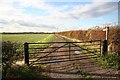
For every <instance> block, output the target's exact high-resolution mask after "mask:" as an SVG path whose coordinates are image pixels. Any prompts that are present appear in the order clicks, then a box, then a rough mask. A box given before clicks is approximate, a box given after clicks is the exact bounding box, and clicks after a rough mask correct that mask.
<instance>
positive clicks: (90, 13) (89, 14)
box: [69, 2, 118, 19]
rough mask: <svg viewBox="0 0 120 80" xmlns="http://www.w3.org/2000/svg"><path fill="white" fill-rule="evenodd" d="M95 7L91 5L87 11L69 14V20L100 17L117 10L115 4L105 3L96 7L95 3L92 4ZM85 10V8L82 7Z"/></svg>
mask: <svg viewBox="0 0 120 80" xmlns="http://www.w3.org/2000/svg"><path fill="white" fill-rule="evenodd" d="M94 4H96V5H91V6H89V7H88V8H90V9H87V10H85V11H84V10H83V11H81V10H77V11H74V12H72V13H69V14H71V18H73V19H80V18H95V17H100V16H104V15H106V14H109V13H112V12H115V11H117V10H118V5H117V2H105V3H103V2H102V3H100V4H98V5H97V3H94ZM83 8H85V6H84V7H83Z"/></svg>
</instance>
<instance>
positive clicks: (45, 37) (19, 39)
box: [1, 34, 58, 48]
mask: <svg viewBox="0 0 120 80" xmlns="http://www.w3.org/2000/svg"><path fill="white" fill-rule="evenodd" d="M1 36H2V37H1V39H2V41H10V42H13V43H18V44H20V47H21V48H23V44H24V43H25V42H27V43H39V42H52V41H55V40H57V39H58V38H57V37H56V36H55V34H2V35H1ZM30 46H34V45H30ZM36 46H37V45H36ZM45 46H48V45H45V44H42V45H40V44H39V47H45Z"/></svg>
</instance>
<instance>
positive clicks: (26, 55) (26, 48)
mask: <svg viewBox="0 0 120 80" xmlns="http://www.w3.org/2000/svg"><path fill="white" fill-rule="evenodd" d="M24 55H25V64H27V65H28V66H29V52H28V43H27V42H25V43H24Z"/></svg>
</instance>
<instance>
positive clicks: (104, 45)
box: [102, 40, 108, 56]
mask: <svg viewBox="0 0 120 80" xmlns="http://www.w3.org/2000/svg"><path fill="white" fill-rule="evenodd" d="M107 52H108V41H107V40H104V41H103V48H102V55H103V56H105V55H106V54H107Z"/></svg>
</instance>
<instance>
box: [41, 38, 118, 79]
mask: <svg viewBox="0 0 120 80" xmlns="http://www.w3.org/2000/svg"><path fill="white" fill-rule="evenodd" d="M57 37H58V38H60V39H59V42H63V41H66V40H65V38H63V37H60V36H57ZM61 45H63V44H57V43H56V44H53V45H52V47H54V46H61ZM74 49H76V51H77V50H78V49H79V48H77V47H76V48H74ZM59 50H60V51H62V50H68V49H67V48H64V47H63V48H60V49H59ZM59 50H58V51H59ZM74 54H75V55H74ZM60 55H69V54H68V52H54V54H51V55H50V56H60ZM60 59H64V60H67V62H59V63H57V62H56V63H50V64H45V66H46V71H45V72H43V74H47V75H49V76H50V77H51V78H61V79H63V80H64V79H65V80H66V79H67V78H68V79H75V80H76V79H80V78H81V77H86V76H87V77H90V78H93V79H94V78H109V79H110V80H111V79H112V80H119V79H117V78H118V71H117V70H113V69H103V68H101V67H100V66H99V65H98V64H96V63H95V62H94V61H93V60H92V59H90V58H89V57H88V56H87V55H86V54H84V53H81V52H80V53H75V51H74V52H71V57H70V59H71V60H72V59H76V60H74V61H69V57H68V56H60V57H50V58H48V60H49V61H54V60H60ZM109 79H107V80H109ZM95 80H97V79H95ZM103 80H104V79H103Z"/></svg>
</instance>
